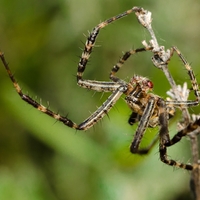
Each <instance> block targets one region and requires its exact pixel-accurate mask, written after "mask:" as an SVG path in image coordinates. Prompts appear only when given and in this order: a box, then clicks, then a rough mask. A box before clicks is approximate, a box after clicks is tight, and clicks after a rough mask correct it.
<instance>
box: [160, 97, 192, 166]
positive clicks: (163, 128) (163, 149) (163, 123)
mask: <svg viewBox="0 0 200 200" xmlns="http://www.w3.org/2000/svg"><path fill="white" fill-rule="evenodd" d="M158 106H159V107H160V115H159V122H160V131H159V135H160V145H159V152H160V159H161V161H162V162H164V163H165V164H167V165H171V166H175V167H179V168H183V169H187V170H192V169H193V166H192V165H190V164H184V163H180V162H177V161H175V160H172V159H168V157H167V147H168V146H171V140H170V137H169V130H168V119H167V111H166V103H165V101H164V100H163V99H159V101H158ZM177 138H178V136H177ZM177 138H176V139H177ZM172 142H174V140H173V139H172ZM177 142H178V140H177Z"/></svg>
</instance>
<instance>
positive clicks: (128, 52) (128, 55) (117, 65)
mask: <svg viewBox="0 0 200 200" xmlns="http://www.w3.org/2000/svg"><path fill="white" fill-rule="evenodd" d="M151 49H152V48H151V47H143V48H138V49H132V50H130V51H127V52H126V53H125V54H124V55H123V56H122V57H121V58H120V59H119V61H118V62H117V64H116V65H114V66H113V68H112V69H111V72H110V76H109V78H110V79H111V80H112V81H114V82H120V81H121V80H120V79H119V78H118V77H116V76H115V74H116V73H117V72H118V71H119V69H120V68H121V67H122V66H123V64H124V63H125V61H126V60H128V58H129V57H130V56H131V55H133V54H136V53H139V52H143V51H149V50H151Z"/></svg>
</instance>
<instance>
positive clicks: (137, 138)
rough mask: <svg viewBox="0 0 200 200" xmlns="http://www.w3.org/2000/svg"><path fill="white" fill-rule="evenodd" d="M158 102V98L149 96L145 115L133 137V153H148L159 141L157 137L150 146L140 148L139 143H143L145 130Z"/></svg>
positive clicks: (131, 149)
mask: <svg viewBox="0 0 200 200" xmlns="http://www.w3.org/2000/svg"><path fill="white" fill-rule="evenodd" d="M156 102H157V100H156V99H155V97H150V98H149V101H148V103H147V105H146V107H145V109H144V112H143V115H142V117H141V119H140V122H139V124H138V127H137V130H136V133H135V135H134V139H133V141H132V143H131V146H130V151H131V153H134V154H135V153H137V154H146V153H148V151H149V150H150V148H151V147H152V146H153V145H154V144H155V143H156V141H157V139H155V140H154V142H153V143H152V144H151V145H150V146H149V147H147V148H146V149H139V145H140V143H141V140H142V137H143V136H144V132H145V130H146V129H147V127H148V122H149V119H150V117H151V116H152V114H153V111H154V108H155V105H156Z"/></svg>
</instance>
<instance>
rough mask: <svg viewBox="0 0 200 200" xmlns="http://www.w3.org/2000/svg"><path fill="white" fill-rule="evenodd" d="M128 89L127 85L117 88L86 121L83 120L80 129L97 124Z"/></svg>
mask: <svg viewBox="0 0 200 200" xmlns="http://www.w3.org/2000/svg"><path fill="white" fill-rule="evenodd" d="M126 90H127V87H126V86H123V85H122V86H120V87H119V88H117V90H115V91H114V92H113V93H112V94H111V95H110V96H109V97H108V99H107V100H106V101H105V102H104V103H103V104H102V105H101V106H100V107H99V108H98V109H97V110H96V111H95V112H94V113H93V114H92V115H90V116H89V117H88V118H87V119H86V120H85V121H84V122H82V123H81V124H80V125H79V129H80V130H87V129H89V128H90V127H92V126H93V125H94V124H96V123H97V122H98V121H99V120H100V119H102V118H103V117H104V116H105V115H106V114H108V112H109V111H110V109H111V108H112V107H113V105H114V104H115V103H116V102H117V100H118V99H119V98H120V97H121V95H122V94H123V93H124V92H125V91H126Z"/></svg>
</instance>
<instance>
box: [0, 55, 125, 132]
mask: <svg viewBox="0 0 200 200" xmlns="http://www.w3.org/2000/svg"><path fill="white" fill-rule="evenodd" d="M0 59H1V60H2V62H3V65H4V67H5V69H6V71H7V73H8V75H9V77H10V79H11V81H12V83H13V85H14V87H15V89H16V91H17V93H18V94H19V96H20V97H21V99H22V100H24V101H25V102H27V103H28V104H30V105H32V106H33V107H34V108H37V109H38V110H39V111H41V112H43V113H45V114H47V115H49V116H51V117H53V118H54V119H56V120H58V121H61V122H63V123H64V124H65V125H66V126H69V127H71V128H74V129H77V130H87V129H89V128H90V127H92V126H93V125H94V124H96V123H97V122H98V121H99V120H100V119H102V117H103V116H104V115H105V114H107V113H108V111H109V110H110V109H111V108H112V107H113V105H114V104H115V103H116V101H117V100H118V99H119V98H120V96H121V95H122V94H123V93H124V92H125V91H126V90H127V87H126V85H121V86H119V85H118V88H117V89H115V91H114V92H113V93H112V94H111V95H110V96H109V97H108V99H107V100H106V101H105V102H104V103H103V105H102V106H100V107H99V108H98V109H97V110H96V111H95V112H94V113H93V114H92V115H91V116H90V117H89V118H87V119H86V120H85V121H84V122H82V123H81V124H80V125H78V124H76V123H74V122H73V121H71V120H70V119H68V118H67V117H64V116H61V115H59V114H57V113H55V112H53V111H51V110H50V109H48V108H46V107H45V106H43V105H42V104H40V103H38V102H37V101H35V100H34V99H32V98H31V97H29V96H28V95H26V94H24V93H23V92H22V89H21V87H20V86H19V84H18V83H17V81H16V79H15V77H14V76H13V74H12V72H11V70H10V68H9V66H8V63H7V62H6V60H5V57H4V54H3V53H2V52H0ZM114 84H115V85H116V83H114ZM114 84H113V85H114ZM115 87H116V86H115Z"/></svg>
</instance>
